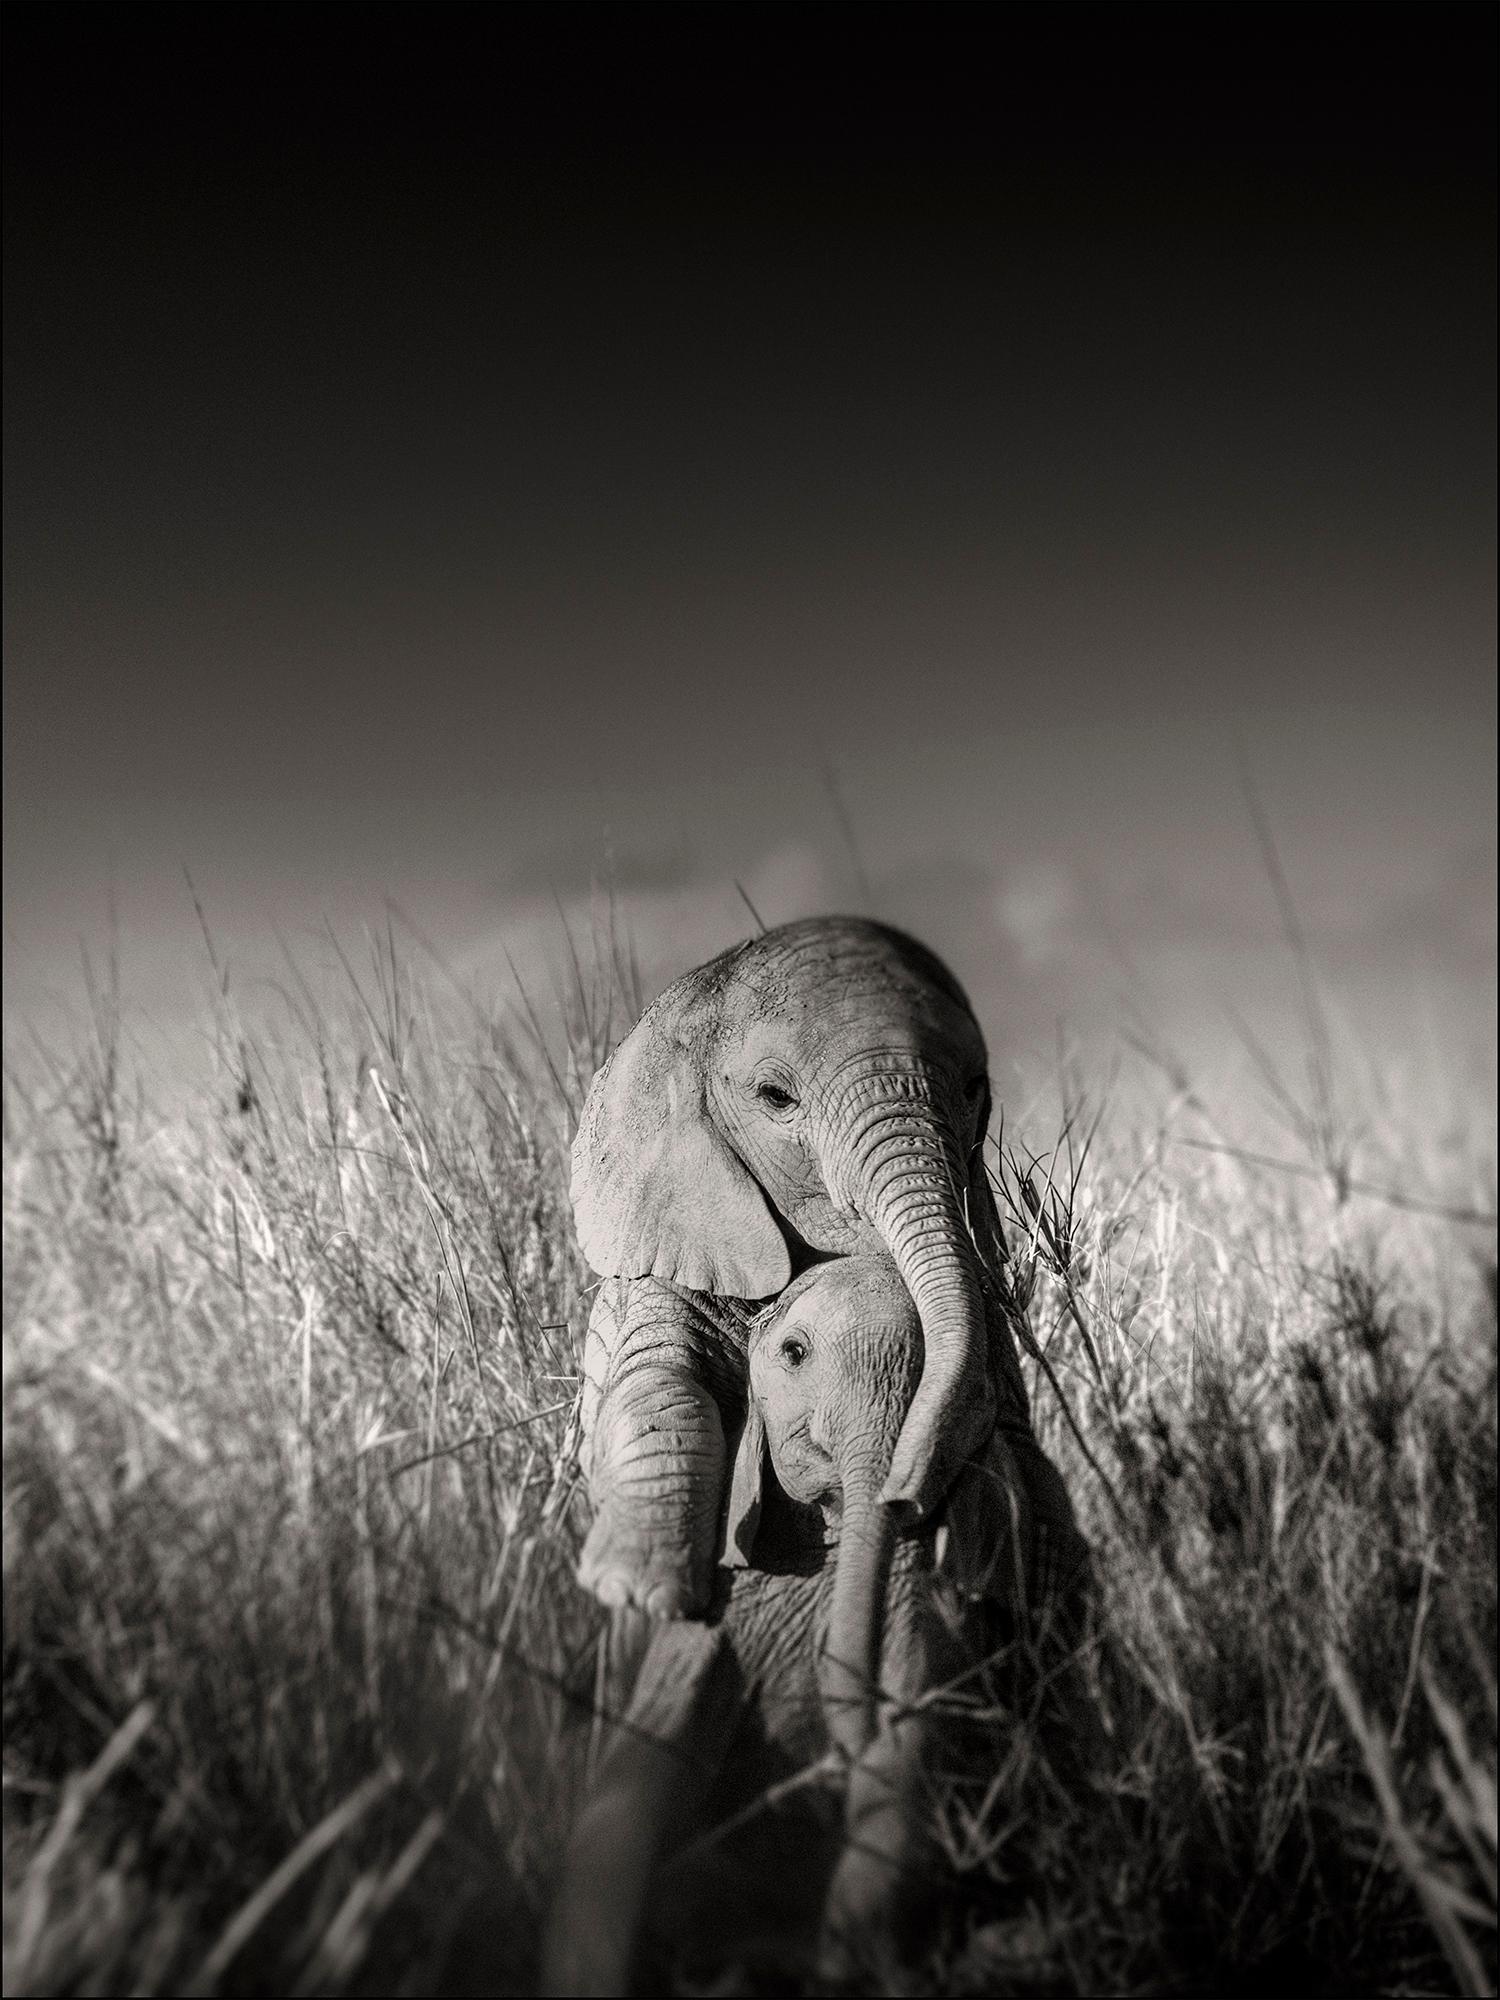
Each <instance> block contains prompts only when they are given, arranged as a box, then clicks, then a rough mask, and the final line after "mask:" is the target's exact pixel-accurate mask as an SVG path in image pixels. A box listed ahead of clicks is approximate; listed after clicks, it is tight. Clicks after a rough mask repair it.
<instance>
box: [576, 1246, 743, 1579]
mask: <svg viewBox="0 0 1500 2000" xmlns="http://www.w3.org/2000/svg"><path fill="white" fill-rule="evenodd" d="M584 1366H585V1390H584V1422H585V1427H586V1432H585V1435H586V1449H587V1460H586V1464H587V1471H588V1479H589V1491H590V1497H591V1498H592V1500H593V1504H594V1521H593V1525H592V1526H591V1528H590V1529H589V1533H588V1538H587V1540H586V1541H585V1543H584V1547H583V1553H582V1556H581V1558H580V1560H579V1564H578V1580H579V1582H580V1583H581V1584H582V1585H583V1586H584V1588H585V1589H586V1590H591V1591H592V1592H593V1593H594V1595H595V1596H596V1597H597V1598H598V1599H599V1600H600V1602H601V1603H603V1604H607V1605H610V1606H621V1605H628V1604H633V1605H637V1606H639V1608H640V1609H641V1610H643V1611H646V1612H649V1613H650V1614H651V1615H652V1616H653V1617H656V1618H683V1617H689V1616H692V1615H693V1614H695V1613H700V1612H702V1611H703V1610H704V1609H705V1607H706V1605H707V1603H708V1597H709V1590H710V1586H711V1583H712V1578H713V1567H714V1558H715V1555H716V1553H717V1543H718V1534H719V1517H720V1513H721V1511H722V1502H723V1495H724V1477H725V1467H726V1450H725V1441H724V1405H725V1404H732V1403H733V1402H734V1399H735V1398H736V1396H738V1398H739V1399H740V1402H741V1405H742V1401H743V1394H744V1391H743V1387H742V1383H743V1372H744V1371H743V1361H742V1359H741V1358H740V1356H739V1355H738V1354H736V1353H734V1352H733V1343H732V1329H731V1328H728V1327H727V1326H720V1325H718V1324H717V1323H716V1321H714V1320H710V1319H709V1318H708V1317H707V1315H706V1314H705V1313H704V1312H702V1311H700V1310H699V1308H698V1307H697V1306H696V1305H695V1304H694V1303H693V1301H692V1300H691V1299H689V1298H688V1297H686V1296H685V1295H684V1294H683V1293H681V1292H679V1291H676V1290H674V1289H673V1288H672V1287H671V1286H670V1285H666V1284H663V1283H661V1282H659V1281H658V1280H656V1279H652V1278H640V1279H630V1280H614V1281H611V1282H610V1283H608V1284H606V1285H603V1286H601V1287H600V1291H599V1295H598V1297H597V1299H596V1301H595V1306H594V1312H593V1316H592V1318H591V1320H590V1323H589V1339H588V1346H587V1349H586V1352H585V1364H584Z"/></svg>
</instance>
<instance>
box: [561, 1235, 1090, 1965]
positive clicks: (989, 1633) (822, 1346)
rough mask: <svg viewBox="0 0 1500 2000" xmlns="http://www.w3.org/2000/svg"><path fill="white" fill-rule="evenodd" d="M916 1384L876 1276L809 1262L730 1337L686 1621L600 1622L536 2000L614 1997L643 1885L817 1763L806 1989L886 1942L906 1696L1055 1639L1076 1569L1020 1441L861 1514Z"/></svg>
mask: <svg viewBox="0 0 1500 2000" xmlns="http://www.w3.org/2000/svg"><path fill="white" fill-rule="evenodd" d="M921 1367H922V1331H921V1322H920V1319H919V1317H918V1314H917V1310H916V1308H915V1306H914V1305H913V1303H912V1301H911V1297H910V1295H909V1294H908V1292H907V1290H906V1287H905V1285H904V1284H903V1283H902V1280H901V1278H900V1276H899V1274H898V1272H897V1271H896V1268H895V1266H894V1265H893V1264H892V1263H891V1262H890V1261H889V1260H887V1259H886V1258H884V1257H883V1256H879V1255H871V1256H863V1255H862V1256H855V1257H847V1258H839V1259H837V1260H835V1261H833V1262H830V1263H823V1264H818V1265H814V1266H813V1267H812V1269H811V1270H809V1271H807V1272H805V1273H804V1274H803V1275H802V1276H801V1277H800V1278H798V1279H797V1280H796V1281H795V1282H794V1283H793V1284H792V1285H790V1286H789V1287H788V1288H787V1290H786V1291H784V1292H783V1293H782V1294H781V1296H780V1297H779V1298H778V1299H777V1300H776V1302H775V1303H774V1305H772V1306H771V1307H769V1308H768V1309H767V1310H766V1311H765V1312H764V1313H763V1314H761V1315H760V1316H759V1318H758V1319H757V1320H756V1321H755V1322H754V1324H753V1325H752V1328H751V1335H750V1353H749V1385H750V1400H749V1409H748V1413H747V1416H746V1420H745V1425H744V1430H743V1433H742V1436H741V1439H740V1444H739V1450H738V1455H737V1458H736V1461H735V1465H734V1471H733V1478H732V1481H731V1487H730V1496H729V1507H728V1518H727V1522H726V1528H725V1545H724V1555H723V1564H724V1567H722V1568H721V1569H720V1570H719V1572H718V1585H717V1588H716V1591H715V1596H714V1601H713V1605H712V1607H711V1609H710V1613H709V1618H708V1621H707V1622H706V1623H704V1624H698V1623H649V1622H648V1621H645V1620H644V1619H639V1617H638V1614H634V1613H627V1614H617V1616H624V1617H629V1618H633V1619H636V1620H637V1624H636V1628H635V1629H636V1630H637V1631H639V1632H640V1633H641V1634H642V1639H641V1643H642V1644H643V1645H644V1656H643V1658H642V1661H641V1665H640V1669H639V1672H638V1674H637V1676H636V1680H635V1686H634V1691H633V1693H632V1694H631V1697H630V1700H629V1703H628V1706H627V1708H626V1711H625V1713H624V1715H623V1717H622V1719H621V1720H620V1721H619V1722H618V1723H617V1724H616V1726H615V1728H614V1730H613V1732H612V1735H611V1737H610V1739H609V1741H608V1743H607V1746H606V1749H605V1751H604V1753H603V1755H602V1757H601V1760H600V1764H599V1767H598V1770H597V1772H596V1774H595V1778H594V1782H593V1785H592V1787H591V1790H590V1794H589V1797H588V1799H587V1800H586V1802H585V1805H584V1808H583V1811H582V1813H581V1815H580V1817H579V1819H578V1822H577V1824H576V1826H575V1829H574V1832H573V1835H572V1839H571V1841H570V1843H569V1847H568V1854H567V1858H566V1861H565V1864H564V1869H563V1880H562V1887H561V1890H560V1892H559V1895H558V1898H557V1901H556V1903H555V1905H554V1908H553V1912H552V1917H551V1921H550V1924H549V1930H548V1937H547V1944H546V1955H545V1962H544V1989H545V1990H546V1991H548V1992H552V1993H586V1994H612V1993H625V1992H628V1991H629V1990H630V1978H631V1965H632V1959H633V1955H634V1952H635V1947H636V1944H637V1941H638V1934H639V1932H640V1930H641V1927H642V1921H643V1918H644V1917H645V1915H646V1911H647V1906H648V1901H649V1899H650V1891H651V1887H652V1878H653V1875H654V1873H655V1872H656V1870H657V1868H658V1866H659V1864H661V1863H663V1862H664V1861H665V1860H666V1859H667V1857H668V1856H669V1855H670V1854H671V1852H672V1850H673V1849H674V1848H676V1847H679V1846H680V1845H681V1843H682V1842H683V1841H684V1840H685V1839H686V1838H687V1837H688V1836H689V1835H691V1834H693V1833H694V1832H696V1831H697V1830H699V1829H700V1828H701V1827H703V1826H704V1825H705V1824H710V1825H712V1824H714V1823H715V1822H717V1821H720V1820H722V1819H723V1817H724V1816H725V1814H726V1813H729V1814H732V1813H733V1812H734V1809H735V1807H736V1806H737V1805H741V1804H743V1803H744V1802H747V1801H755V1800H757V1799H762V1800H763V1796H764V1794H765V1793H766V1791H767V1790H768V1788H769V1787H771V1786H774V1785H776V1784H777V1783H778V1781H779V1780H782V1779H784V1778H789V1777H792V1776H793V1775H794V1774H795V1773H797V1772H799V1771H805V1770H806V1769H807V1768H808V1767H810V1766H814V1765H817V1764H818V1762H819V1760H820V1759H822V1760H824V1761H825V1763H826V1764H827V1765H828V1766H829V1767H830V1768H841V1769H842V1771H843V1774H844V1777H845V1784H844V1803H843V1824H842V1831H841V1833H839V1834H837V1835H836V1838H835V1843H834V1848H833V1852H834V1854H835V1856H836V1859H835V1860H834V1865H833V1867H832V1872H831V1879H829V1880H828V1882H827V1886H826V1891H825V1893H824V1896H823V1905H822V1943H821V1947H820V1952H821V1964H822V1969H823V1971H824V1972H825V1974H835V1975H837V1974H840V1973H845V1972H848V1971H849V1970H851V1969H852V1967H853V1965H854V1964H855V1963H856V1962H857V1959H858V1958H859V1957H860V1956H861V1955H863V1953H865V1952H866V1951H868V1950H869V1949H870V1948H871V1947H872V1946H874V1947H876V1948H877V1949H878V1948H879V1947H880V1946H881V1945H882V1943H885V1942H888V1941H889V1940H888V1933H889V1927H890V1925H891V1924H892V1923H893V1922H896V1921H899V1915H900V1910H901V1904H902V1895H901V1892H902V1890H903V1888H904V1887H905V1886H907V1885H908V1884H909V1883H910V1882H911V1880H912V1878H913V1875H914V1873H915V1871H916V1869H917V1868H918V1867H919V1865H920V1863H921V1861H922V1859H923V1856H922V1851H921V1849H922V1825H923V1820H924V1817H925V1816H924V1814H923V1812H922V1802H923V1794H924V1788H925V1783H926V1779H927V1776H928V1773H929V1769H930V1765H931V1762H932V1752H933V1750H934V1748H935V1746H936V1742H937V1736H938V1730H937V1725H936V1722H935V1720H934V1712H935V1707H936V1708H937V1709H940V1708H941V1704H936V1705H934V1704H933V1703H931V1702H928V1703H926V1704H923V1703H922V1701H921V1698H922V1697H923V1696H924V1695H926V1694H929V1693H930V1691H931V1690H933V1689H935V1688H936V1689H940V1688H941V1687H942V1686H943V1685H944V1684H945V1683H946V1682H948V1681H951V1680H953V1679H954V1678H955V1677H956V1676H957V1675H959V1674H960V1673H962V1672H964V1670H965V1669H967V1668H970V1667H972V1666H973V1665H974V1664H975V1662H976V1660H977V1659H978V1658H981V1657H983V1653H984V1652H985V1651H988V1650H993V1649H996V1648H1001V1647H1004V1646H1005V1645H1006V1644H1007V1642H1009V1641H1011V1640H1020V1641H1022V1642H1024V1646H1023V1650H1031V1649H1034V1647H1035V1644H1036V1642H1037V1641H1038V1639H1039V1638H1040V1637H1041V1636H1042V1635H1043V1634H1044V1633H1045V1632H1046V1631H1047V1630H1048V1629H1049V1628H1050V1629H1054V1630H1056V1629H1059V1628H1060V1627H1062V1626H1068V1625H1069V1624H1070V1623H1071V1620H1070V1616H1069V1612H1070V1609H1071V1607H1072V1606H1073V1605H1075V1604H1076V1602H1077V1601H1078V1598H1079V1595H1080V1592H1081V1590H1082V1588H1083V1580H1084V1573H1085V1571H1086V1567H1087V1557H1086V1553H1085V1549H1084V1545H1083V1542H1082V1540H1081V1537H1080V1536H1079V1534H1078V1530H1077V1528H1076V1526H1075V1524H1074V1521H1073V1517H1072V1513H1071V1510H1070V1508H1069V1505H1068V1501H1067V1496H1066V1493H1065V1491H1064V1489H1063V1486H1062V1482H1061V1480H1060V1478H1059V1477H1058V1474H1057V1472H1056V1470H1055V1469H1054V1468H1053V1466H1052V1465H1051V1464H1050V1463H1049V1461H1048V1460H1047V1459H1046V1458H1045V1457H1044V1456H1043V1454H1042V1452H1041V1450H1040V1448H1039V1447H1038V1446H1037V1444H1036V1442H1035V1440H1034V1439H1033V1437H1032V1435H1031V1432H1030V1429H1029V1427H1018V1428H1017V1429H1016V1431H1015V1432H1014V1433H1012V1432H1009V1431H1007V1430H1005V1429H999V1430H997V1431H996V1432H995V1433H994V1436H993V1439H992V1440H991V1443H990V1444H989V1445H988V1446H987V1447H986V1449H985V1450H984V1452H983V1453H982V1454H981V1455H980V1456H978V1457H977V1458H976V1459H974V1460H972V1461H970V1462H969V1463H968V1464H967V1466H966V1467H965V1468H964V1469H963V1470H962V1471H961V1473H960V1475H959V1477H958V1479H957V1481H956V1482H955V1484H954V1486H953V1488H952V1490H951V1491H950V1493H949V1495H948V1496H947V1498H946V1499H945V1500H944V1502H943V1503H942V1505H941V1506H940V1507H939V1509H938V1510H937V1512H936V1514H935V1515H934V1516H933V1517H931V1518H930V1519H929V1520H927V1521H926V1522H922V1523H919V1524H916V1525H913V1526H906V1527H904V1528H900V1529H898V1527H897V1524H896V1523H895V1521H894V1519H893V1515H892V1510H891V1509H890V1507H889V1506H887V1505H885V1504H883V1502H882V1500H881V1497H880V1495H881V1491H882V1488H883V1486H884V1484H885V1481H886V1477H887V1474H888V1471H889V1468H890V1461H891V1455H892V1452H893V1451H894V1449H895V1446H896V1440H897V1438H898V1437H899V1435H900V1432H901V1426H902V1421H903V1419H904V1417H905V1415H906V1411H907V1408H908V1406H909V1404H910V1401H911V1398H912V1395H913V1392H914V1390H915V1387H916V1384H917V1382H918V1380H919V1378H920V1375H921ZM830 1753H831V1754H830ZM800 1872H801V1873H803V1874H805V1873H806V1871H805V1869H804V1870H802V1871H800ZM736 1900H737V1901H738V1900H740V1899H739V1898H738V1897H737V1898H736Z"/></svg>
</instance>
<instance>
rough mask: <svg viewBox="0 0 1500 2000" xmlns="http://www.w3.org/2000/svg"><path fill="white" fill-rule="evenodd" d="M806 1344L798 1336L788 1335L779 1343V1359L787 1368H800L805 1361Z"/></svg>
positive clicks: (806, 1353)
mask: <svg viewBox="0 0 1500 2000" xmlns="http://www.w3.org/2000/svg"><path fill="white" fill-rule="evenodd" d="M807 1355H808V1346H807V1342H806V1341H805V1340H803V1339H802V1337H801V1335H800V1334H795V1333H789V1334H788V1335H787V1336H786V1338H785V1340H783V1341H782V1343H781V1358H782V1360H783V1361H784V1362H785V1363H786V1365H787V1367H788V1368H800V1367H801V1366H802V1364H803V1362H804V1361H805V1360H806V1359H807Z"/></svg>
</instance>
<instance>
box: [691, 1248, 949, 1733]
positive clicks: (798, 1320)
mask: <svg viewBox="0 0 1500 2000" xmlns="http://www.w3.org/2000/svg"><path fill="white" fill-rule="evenodd" d="M921 1366H922V1327H921V1322H920V1320H919V1319H918V1317H917V1311H916V1307H915V1306H914V1305H913V1304H912V1300H911V1295H910V1294H909V1293H908V1291H907V1289H906V1287H905V1285H904V1284H903V1283H902V1282H901V1278H900V1275H899V1273H898V1272H897V1270H896V1268H895V1266H894V1265H893V1264H892V1263H891V1261H890V1259H889V1258H887V1257H885V1256H883V1255H882V1256H855V1257H840V1258H837V1259H835V1260H834V1261H833V1262H831V1263H826V1264H816V1265H814V1266H813V1268H812V1269H811V1270H810V1271H807V1272H804V1273H803V1275H802V1276H801V1277H800V1278H798V1279H796V1280H795V1282H794V1283H793V1284H791V1285H790V1286H789V1287H788V1288H787V1290H786V1291H785V1292H784V1293H783V1294H782V1295H781V1297H780V1298H779V1299H778V1300H777V1301H776V1302H775V1304H774V1305H772V1306H771V1307H769V1308H768V1309H767V1311H766V1312H764V1313H763V1314H761V1315H760V1317H759V1318H758V1319H757V1320H756V1322H755V1324H754V1326H753V1327H752V1329H751V1334H750V1397H749V1405H748V1409H747V1411H746V1416H745V1428H744V1430H743V1432H742V1433H741V1436H740V1444H739V1450H738V1452H737V1454H736V1457H735V1464H734V1476H733V1480H732V1482H731V1486H730V1494H729V1511H728V1516H727V1520H726V1526H725V1561H726V1563H728V1564H729V1566H730V1567H737V1566H743V1565H745V1564H747V1563H748V1562H749V1560H750V1558H751V1554H752V1551H753V1548H754V1542H755V1531H756V1527H757V1525H758V1522H759V1519H760V1513H761V1505H762V1499H763V1493H764V1480H765V1477H766V1469H767V1461H769V1465H770V1470H771V1472H772V1473H774V1475H775V1478H776V1482H777V1484H778V1485H779V1486H780V1488H781V1490H782V1491H783V1492H784V1493H786V1494H787V1495H788V1496H789V1497H790V1498H791V1499H793V1500H796V1501H801V1502H803V1503H805V1504H813V1505H819V1506H821V1507H823V1508H824V1509H825V1510H826V1511H828V1512H830V1513H833V1512H836V1513H837V1515H838V1520H839V1534H838V1554H837V1557H836V1559H835V1563H834V1576H833V1596H832V1601H831V1604H830V1607H829V1619H828V1638H827V1645H826V1649H825V1651H824V1654H823V1658H822V1663H821V1683H822V1692H823V1699H824V1703H825V1706H826V1708H827V1712H828V1719H829V1726H830V1729H831V1731H832V1733H833V1736H834V1739H835V1741H837V1742H838V1743H839V1745H840V1746H841V1747H842V1748H843V1749H844V1750H845V1751H847V1753H848V1754H849V1755H850V1756H851V1757H857V1756H858V1755H859V1754H860V1752H861V1751H862V1750H863V1749H864V1747H865V1745H866V1744H867V1743H868V1742H869V1740H870V1738H871V1736H872V1735H873V1734H874V1730H875V1724H876V1714H875V1700H876V1687H877V1682H878V1678H879V1668H880V1647H881V1627H882V1619H883V1615H884V1608H885V1598H886V1586H887V1582H888V1578H889V1572H890V1565H891V1554H892V1548H893V1543H894V1528H893V1523H892V1519H891V1514H890V1510H889V1509H888V1508H886V1507H884V1506H882V1505H881V1503H880V1493H881V1488H882V1487H883V1485H884V1483H885V1478H886V1474H887V1472H888V1470H889V1468H890V1463H891V1455H892V1453H893V1452H894V1450H895V1448H896V1440H897V1438H898V1436H899V1435H900V1431H901V1423H902V1419H903V1417H904V1416H905V1415H906V1411H907V1408H908V1406H909V1405H910V1402H911V1398H912V1392H913V1391H914V1389H915V1388H916V1384H917V1379H918V1376H919V1374H920V1372H921Z"/></svg>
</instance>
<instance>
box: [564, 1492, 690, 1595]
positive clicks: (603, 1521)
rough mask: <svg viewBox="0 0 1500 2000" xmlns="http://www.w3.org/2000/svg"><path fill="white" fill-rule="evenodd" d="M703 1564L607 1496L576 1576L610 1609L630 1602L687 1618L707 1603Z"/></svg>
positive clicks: (684, 1548) (591, 1529) (586, 1542)
mask: <svg viewBox="0 0 1500 2000" xmlns="http://www.w3.org/2000/svg"><path fill="white" fill-rule="evenodd" d="M704 1567H705V1566H704V1565H703V1564H701V1563H699V1562H696V1561H695V1560H694V1552H693V1550H692V1549H691V1548H687V1547H684V1546H683V1545H682V1543H680V1542H674V1541H669V1540H666V1539H664V1538H663V1536H662V1534H661V1532H660V1530H659V1529H658V1530H655V1531H653V1530H652V1529H651V1528H649V1527H645V1526H643V1525H642V1524H641V1522H640V1521H639V1520H632V1518H631V1513H630V1509H629V1508H628V1507H622V1506H619V1505H611V1504H610V1503H609V1502H607V1501H606V1503H605V1504H604V1506H602V1507H601V1508H600V1510H599V1513H598V1514H597V1516H596V1517H595V1520H594V1524H593V1526H592V1527H591V1528H590V1529H589V1532H588V1538H587V1540H586V1541H585V1542H584V1545H583V1554H582V1555H581V1556H580V1557H579V1559H578V1581H579V1582H580V1583H581V1584H582V1585H583V1587H584V1589H585V1590H589V1591H592V1592H593V1594H594V1596H595V1597H597V1598H598V1600H599V1602H600V1603H601V1604H606V1605H608V1606H609V1607H610V1609H611V1610H619V1609H621V1608H622V1607H623V1606H625V1605H634V1606H635V1607H636V1608H637V1609H638V1610H640V1611H644V1612H646V1613H647V1615H648V1616H649V1617H652V1618H691V1617H693V1616H694V1615H695V1614H697V1613H699V1612H702V1611H705V1610H706V1609H707V1608H708V1597H709V1578H708V1576H707V1575H706V1574H700V1573H699V1572H700V1571H701V1570H703V1569H704Z"/></svg>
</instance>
